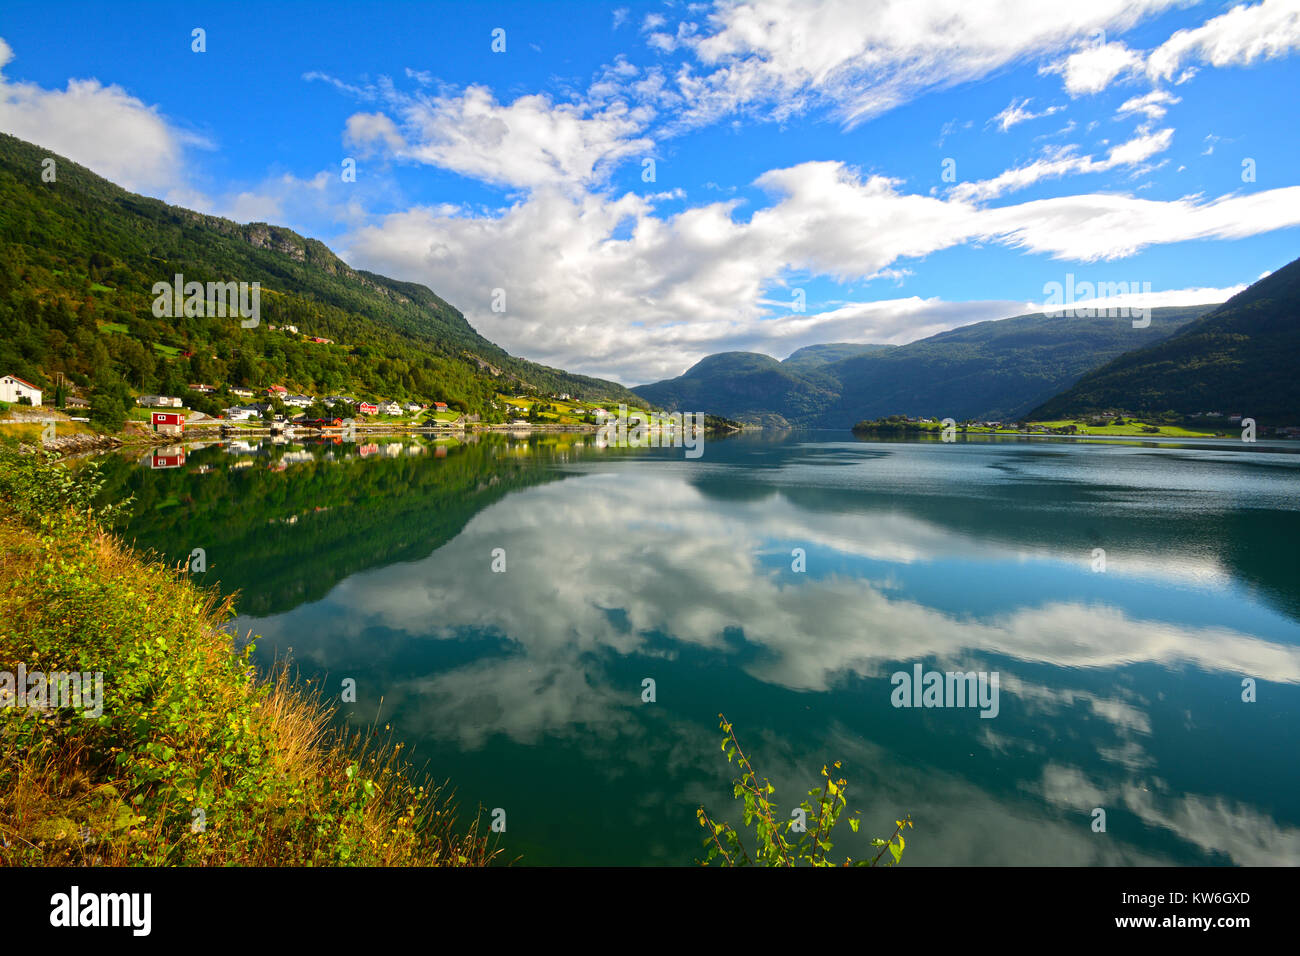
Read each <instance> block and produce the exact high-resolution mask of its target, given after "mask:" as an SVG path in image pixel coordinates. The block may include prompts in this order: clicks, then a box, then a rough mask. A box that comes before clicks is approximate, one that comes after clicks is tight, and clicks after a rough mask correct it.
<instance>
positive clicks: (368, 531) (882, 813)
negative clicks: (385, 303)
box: [110, 433, 1300, 865]
mask: <svg viewBox="0 0 1300 956" xmlns="http://www.w3.org/2000/svg"><path fill="white" fill-rule="evenodd" d="M579 441H580V442H582V443H581V444H580V445H579V444H575V443H573V442H572V440H571V439H564V440H563V442H561V443H559V444H557V443H555V441H554V440H547V441H546V442H541V441H538V440H526V441H507V440H504V439H496V438H493V439H485V440H483V441H480V442H477V443H473V444H469V445H457V446H454V447H450V448H447V447H444V448H443V450H442V451H439V450H438V449H437V448H435V447H432V446H429V447H421V448H420V449H418V450H416V451H412V449H411V447H410V443H409V442H407V443H405V444H404V445H403V446H402V448H401V449H400V450H395V449H392V448H382V447H381V449H380V450H379V453H373V452H372V453H368V454H367V455H366V456H365V457H362V456H361V455H360V454H359V453H358V449H357V447H356V446H334V445H325V446H316V447H310V446H309V447H305V448H303V447H299V448H298V449H297V450H296V451H295V450H293V449H285V448H283V447H281V448H272V447H269V446H267V447H252V448H247V449H239V450H236V449H232V448H229V447H225V448H223V447H220V446H211V447H207V448H203V449H198V450H191V451H190V453H189V455H188V456H187V459H186V461H185V463H184V465H183V466H182V467H180V468H171V469H162V470H154V469H151V468H148V467H142V466H141V465H140V464H138V463H136V462H128V461H122V460H118V461H117V463H116V464H115V465H114V466H113V468H111V469H110V477H111V478H112V482H113V484H112V487H111V488H110V493H122V492H123V491H126V492H129V493H134V494H135V495H136V496H137V504H136V515H135V517H133V518H132V520H131V523H130V525H129V526H128V527H127V529H126V532H127V534H128V536H130V537H134V538H135V539H136V540H137V542H138V543H139V544H140V545H141V546H142V547H148V548H153V549H156V550H158V551H160V552H162V553H163V554H165V555H168V556H170V557H172V558H173V559H179V558H181V557H184V556H185V555H188V554H189V553H190V552H191V550H192V549H193V548H196V547H202V548H204V550H205V554H206V560H207V564H208V572H207V573H206V575H203V576H202V578H203V580H204V581H205V583H208V584H215V585H217V586H220V587H223V588H225V589H227V590H236V589H237V590H239V592H240V608H241V610H242V614H241V616H240V618H239V619H238V620H237V621H236V622H235V624H234V626H235V628H236V629H237V630H238V632H239V633H240V634H243V633H245V632H248V631H252V632H253V633H255V634H258V635H261V638H260V640H259V641H258V658H259V660H260V661H261V662H262V664H263V665H267V664H269V663H270V662H271V661H272V660H273V659H275V658H278V657H284V656H285V655H287V654H289V653H292V657H293V660H294V661H295V662H296V663H297V664H298V666H299V667H300V668H301V670H302V671H303V673H304V674H305V675H306V676H309V677H311V678H312V679H313V680H316V681H323V682H324V686H325V687H326V688H327V690H330V691H331V692H334V693H337V692H338V690H339V689H340V688H341V687H342V681H343V680H344V679H345V678H351V679H354V680H355V681H356V685H357V701H356V703H355V704H344V705H342V711H343V713H344V714H345V716H346V717H347V718H348V719H351V720H353V721H355V722H356V723H357V724H359V725H368V724H370V723H371V722H373V721H374V720H375V718H376V715H377V714H378V716H379V723H380V724H381V725H388V726H390V727H391V728H392V731H393V733H394V734H395V736H396V738H397V739H399V740H402V741H405V742H406V743H407V744H408V746H409V747H410V748H411V750H412V754H413V757H414V759H415V760H416V762H418V763H424V762H425V761H428V763H429V767H430V772H431V773H432V774H433V775H434V776H436V777H438V778H444V777H446V778H450V779H451V781H452V782H453V783H454V784H455V785H456V787H457V788H458V791H459V795H460V799H461V802H462V804H464V805H467V806H468V807H470V808H473V807H474V806H475V805H478V804H482V805H483V806H484V807H485V808H488V809H493V808H502V809H504V810H505V812H506V819H507V830H506V834H505V836H504V845H505V846H506V847H507V849H508V851H509V853H510V855H511V856H515V855H521V856H522V861H521V862H523V863H526V864H528V863H531V864H557V863H558V864H571V863H596V864H689V863H691V862H692V861H693V860H694V859H696V858H697V857H698V856H699V855H700V853H701V847H700V835H701V831H700V830H699V827H698V824H697V823H696V821H695V809H696V808H697V807H698V806H700V805H701V804H703V805H705V806H707V807H708V808H709V809H710V811H712V812H715V813H717V814H719V815H721V816H731V817H733V818H734V817H735V816H736V814H735V811H734V802H733V800H732V795H731V787H730V784H729V780H730V776H731V771H732V768H730V767H729V766H728V765H727V763H726V760H725V757H723V755H722V754H721V752H720V750H719V740H720V732H719V731H718V729H717V722H718V714H719V713H720V712H721V713H725V714H726V716H727V718H728V719H729V720H731V721H733V722H734V724H735V728H736V732H737V734H738V735H739V737H740V740H741V743H742V745H743V746H744V747H745V749H746V751H747V752H748V753H749V754H750V756H751V757H752V759H753V760H754V762H755V764H756V766H757V767H758V769H759V772H760V774H762V775H765V776H767V777H770V778H771V781H772V783H773V785H774V786H775V787H776V797H777V799H778V801H780V802H781V804H782V806H786V807H788V806H790V805H791V804H792V803H794V802H797V799H798V798H800V797H802V796H803V794H804V792H805V791H806V790H807V789H808V788H809V787H811V786H813V785H814V784H815V783H816V782H817V779H818V776H819V771H820V769H821V767H822V766H823V764H825V763H828V762H831V761H834V760H841V761H842V762H843V771H842V772H843V775H844V776H845V777H846V778H847V779H848V781H849V802H850V806H851V807H852V808H854V809H859V810H861V811H862V818H863V833H862V835H861V836H859V837H851V835H850V834H848V833H847V832H846V833H845V835H844V837H843V838H842V839H841V840H840V841H839V843H838V844H837V853H838V852H840V851H843V852H845V853H851V854H852V855H853V856H855V857H856V856H861V855H863V853H865V852H866V851H865V842H866V840H867V838H868V836H869V835H888V833H889V832H890V831H892V829H893V821H894V820H895V819H896V818H897V817H898V816H900V815H901V814H903V813H908V814H910V815H911V816H912V818H913V820H914V821H915V829H914V830H913V831H911V832H910V836H909V840H908V849H907V854H906V857H905V862H906V863H907V864H908V865H926V864H977V863H986V864H1006V865H1015V864H1064V865H1076V864H1077V865H1082V864H1148V863H1150V864H1155V863H1174V864H1206V863H1211V864H1231V863H1238V864H1280V863H1290V864H1295V863H1297V862H1300V769H1298V762H1297V759H1296V757H1297V753H1298V752H1300V747H1298V744H1300V548H1298V547H1297V541H1300V504H1298V503H1297V490H1300V455H1296V454H1291V453H1289V449H1286V448H1284V447H1282V446H1268V445H1264V444H1259V445H1255V446H1247V445H1243V444H1241V443H1233V442H1199V443H1196V444H1194V445H1166V446H1159V445H1155V444H1151V443H1143V444H1136V443H1135V444H1075V443H1069V442H1043V441H1015V440H1005V439H999V440H992V441H965V442H958V443H955V444H942V443H937V442H915V443H909V442H879V441H876V442H865V441H856V440H853V439H852V437H851V436H844V435H841V434H839V433H803V434H792V435H786V436H767V437H762V436H743V437H739V438H734V439H729V440H722V441H713V442H709V443H707V444H706V446H705V453H704V455H703V457H702V458H700V459H698V460H689V459H685V458H684V456H683V455H682V452H681V450H680V449H678V450H671V449H665V450H653V451H646V450H642V451H627V450H624V451H616V450H609V449H597V448H594V447H592V446H591V444H590V439H589V438H588V439H586V440H585V441H584V440H583V439H581V438H579ZM236 451H237V452H238V453H234V452H236ZM286 452H287V455H286ZM282 466H283V467H282ZM497 549H501V550H500V551H498V550H497ZM796 549H800V550H801V552H802V562H800V561H799V560H798V559H797V553H798V552H797V551H796ZM1098 549H1101V550H1103V551H1104V559H1105V566H1104V570H1102V569H1101V568H1100V567H1099V566H1098V565H1099V556H1098ZM502 555H504V562H505V570H504V572H494V571H493V570H492V566H493V563H494V560H495V561H497V564H498V566H500V559H501V557H502ZM799 563H802V566H803V568H804V570H802V571H799V570H795V569H794V567H792V566H793V565H796V564H799ZM916 665H920V666H921V668H922V670H923V671H930V670H937V671H941V672H946V671H960V672H976V673H983V674H989V675H991V674H994V673H996V674H997V676H998V699H997V713H996V716H988V717H982V716H981V710H980V709H979V708H976V707H953V706H949V707H896V706H894V705H893V702H892V701H891V695H892V694H893V691H894V686H893V683H892V682H891V675H893V674H895V673H896V672H899V671H903V672H906V673H908V674H911V673H913V669H914V667H915V666H916ZM1247 678H1249V679H1252V680H1253V681H1254V696H1255V700H1254V701H1253V702H1246V701H1243V699H1242V697H1243V680H1244V679H1247ZM647 679H649V680H652V681H653V682H654V685H653V686H654V697H655V699H654V700H653V702H646V701H645V700H643V688H644V686H645V684H644V682H645V681H646V680H647ZM381 698H382V702H381ZM985 710H986V712H987V710H988V709H987V708H986V709H985ZM1097 809H1101V810H1104V811H1105V824H1106V826H1105V831H1104V832H1096V831H1095V830H1094V819H1095V816H1096V814H1095V811H1096V810H1097Z"/></svg>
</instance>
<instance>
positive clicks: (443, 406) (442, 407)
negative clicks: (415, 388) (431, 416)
mask: <svg viewBox="0 0 1300 956" xmlns="http://www.w3.org/2000/svg"><path fill="white" fill-rule="evenodd" d="M433 410H434V411H435V412H445V411H446V410H447V403H446V402H434V403H433Z"/></svg>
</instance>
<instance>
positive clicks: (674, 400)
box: [633, 352, 839, 426]
mask: <svg viewBox="0 0 1300 956" xmlns="http://www.w3.org/2000/svg"><path fill="white" fill-rule="evenodd" d="M838 388H839V383H838V382H837V381H836V380H835V379H834V378H832V377H829V376H827V375H825V374H824V373H823V372H822V371H821V369H820V368H818V367H813V368H806V369H800V368H797V367H796V368H789V367H787V366H786V365H785V364H784V363H782V362H778V361H777V360H776V359H774V358H772V357H771V356H770V355H763V354H761V353H758V352H720V353H718V354H717V355H710V356H708V357H706V358H703V359H701V360H700V361H699V362H697V363H696V364H695V365H693V366H691V368H689V369H687V370H686V372H685V374H683V375H681V376H679V377H678V378H674V379H669V380H667V381H664V382H657V383H655V384H653V385H643V386H641V387H639V388H636V389H634V390H633V391H635V392H636V394H638V395H640V396H641V397H642V398H643V399H645V400H646V401H648V402H650V403H652V404H654V405H657V406H661V407H666V408H670V409H681V410H684V411H697V410H704V411H709V412H713V413H714V414H718V415H725V416H726V417H727V418H733V419H736V420H737V421H742V422H749V423H757V424H762V425H769V426H783V425H787V424H791V423H797V422H798V421H801V420H804V419H806V418H808V417H810V416H813V415H816V414H817V413H818V411H819V410H820V409H822V408H824V407H825V406H826V405H827V404H828V403H830V402H832V401H834V399H835V396H836V394H837V393H838ZM724 409H725V411H724Z"/></svg>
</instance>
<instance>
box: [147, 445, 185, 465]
mask: <svg viewBox="0 0 1300 956" xmlns="http://www.w3.org/2000/svg"><path fill="white" fill-rule="evenodd" d="M140 464H142V465H144V466H145V467H146V468H153V469H157V468H180V467H181V466H182V465H184V464H185V449H184V448H183V447H182V446H180V445H166V446H164V447H162V448H155V449H154V450H153V451H151V452H150V453H149V454H147V455H145V456H144V457H143V458H141V459H140Z"/></svg>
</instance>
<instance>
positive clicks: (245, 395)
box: [230, 388, 253, 398]
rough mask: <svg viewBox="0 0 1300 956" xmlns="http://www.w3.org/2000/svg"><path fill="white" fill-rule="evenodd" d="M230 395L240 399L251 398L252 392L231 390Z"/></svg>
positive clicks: (245, 389)
mask: <svg viewBox="0 0 1300 956" xmlns="http://www.w3.org/2000/svg"><path fill="white" fill-rule="evenodd" d="M230 394H231V395H238V396H239V397H240V398H252V397H253V390H252V389H251V388H232V389H231V390H230Z"/></svg>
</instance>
